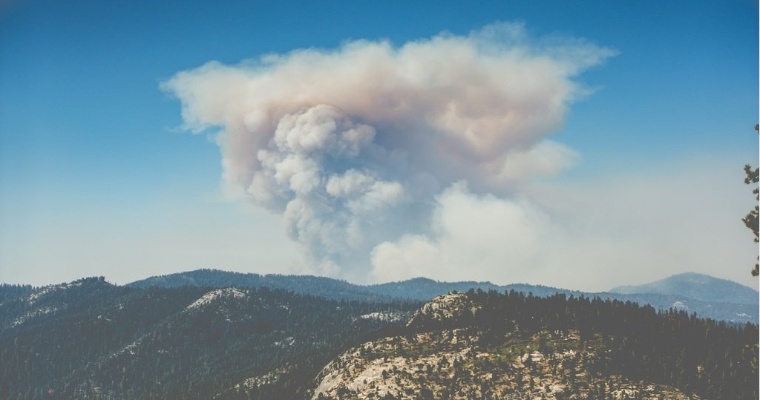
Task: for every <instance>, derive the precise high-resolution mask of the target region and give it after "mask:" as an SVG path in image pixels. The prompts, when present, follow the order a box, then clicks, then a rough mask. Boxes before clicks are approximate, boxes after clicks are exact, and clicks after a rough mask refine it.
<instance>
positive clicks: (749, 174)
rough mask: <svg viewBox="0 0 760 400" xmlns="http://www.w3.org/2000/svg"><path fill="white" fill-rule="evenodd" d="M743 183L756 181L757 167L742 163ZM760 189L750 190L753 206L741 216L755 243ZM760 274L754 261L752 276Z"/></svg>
mask: <svg viewBox="0 0 760 400" xmlns="http://www.w3.org/2000/svg"><path fill="white" fill-rule="evenodd" d="M759 129H760V125H755V131H756V132H758V133H759V134H760V130H759ZM744 173H745V175H746V176H745V177H744V183H746V184H747V185H751V184H755V183H758V175H760V170H758V168H755V169H752V166H751V165H749V164H746V165H744ZM759 192H760V191H759V190H758V187H757V186H755V188H754V189H753V190H752V193H754V194H755V208H754V209H752V210H750V212H748V213H747V215H746V216H744V218H742V222H744V225H745V226H746V227H747V228H748V229H750V230H751V231H752V233H754V234H755V243H757V242H758V238H757V231H758V220H757V217H758V206H757V201H758V200H759V199H760V198H759V197H758V193H759ZM758 274H760V271H758V262H757V261H756V262H755V268H753V269H752V276H757V275H758Z"/></svg>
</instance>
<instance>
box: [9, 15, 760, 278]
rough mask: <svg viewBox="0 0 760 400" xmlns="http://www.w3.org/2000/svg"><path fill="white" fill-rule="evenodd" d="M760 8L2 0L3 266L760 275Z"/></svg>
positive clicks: (351, 274) (128, 273) (37, 270)
mask: <svg viewBox="0 0 760 400" xmlns="http://www.w3.org/2000/svg"><path fill="white" fill-rule="evenodd" d="M476 4H477V5H476ZM685 5H688V7H684V6H685ZM757 16H758V4H757V2H756V1H752V0H746V1H745V0H729V1H693V2H688V4H687V3H677V2H661V1H618V2H610V1H585V2H576V3H570V2H567V1H519V2H518V1H493V2H477V3H474V2H459V1H414V2H400V1H398V2H397V1H383V2H357V1H321V2H296V1H288V2H271V1H225V2H218V1H188V2H168V1H166V2H159V1H134V0H133V1H107V2H106V1H94V0H92V1H67V2H61V1H52V0H51V1H23V0H16V1H10V2H3V3H2V5H0V281H2V282H9V283H30V284H34V285H43V284H49V283H58V282H63V281H70V280H74V279H77V278H81V277H84V276H93V275H104V276H105V277H106V279H108V280H109V281H111V282H114V283H127V282H130V281H134V280H137V279H141V278H144V277H148V276H152V275H158V274H167V273H172V272H179V271H185V270H192V269H197V268H219V269H225V270H233V271H241V272H257V273H286V274H291V273H308V274H317V275H327V276H333V277H339V278H343V279H347V280H349V281H352V282H357V283H373V282H385V281H392V280H401V279H407V278H411V277H415V276H427V277H430V278H434V279H438V280H470V279H472V280H489V281H492V282H495V283H499V284H506V283H518V282H524V283H532V284H544V285H549V286H558V287H564V288H571V289H581V290H605V289H609V288H611V287H613V286H617V285H622V284H638V283H644V282H647V281H652V280H655V279H660V278H663V277H666V276H669V275H672V274H676V273H681V272H687V271H693V272H700V273H707V274H710V275H713V276H717V277H721V278H726V279H732V280H735V281H737V282H740V283H742V284H745V285H748V286H752V287H755V288H757V279H756V278H752V277H751V276H750V275H749V271H750V269H751V267H752V265H753V263H754V258H755V256H756V254H757V246H756V244H754V243H753V242H752V235H751V233H750V231H749V230H747V229H746V228H745V227H744V226H743V224H742V223H741V218H742V217H743V216H744V214H745V213H746V212H747V211H748V210H749V209H750V208H751V207H752V205H753V201H754V199H753V197H752V193H751V188H750V187H748V186H746V185H744V184H743V178H744V174H743V171H742V167H743V165H744V164H745V163H752V164H753V165H756V164H757V158H758V147H757V135H756V134H755V132H754V130H753V127H754V125H755V123H757V121H758V18H757Z"/></svg>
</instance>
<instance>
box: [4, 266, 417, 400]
mask: <svg viewBox="0 0 760 400" xmlns="http://www.w3.org/2000/svg"><path fill="white" fill-rule="evenodd" d="M418 305H419V304H417V303H408V302H402V301H397V302H392V303H379V302H356V301H352V302H348V301H344V302H340V301H331V300H327V299H323V298H317V297H313V296H302V295H297V294H293V293H291V292H286V291H283V290H270V289H268V288H260V289H256V288H227V289H213V288H200V287H188V286H186V287H177V288H168V289H167V288H146V289H139V288H130V287H119V286H114V285H111V284H109V283H107V282H105V281H104V280H103V279H102V278H88V279H83V280H79V281H76V282H72V283H69V284H62V285H55V286H50V287H46V288H43V289H38V290H36V291H34V292H32V293H31V294H30V295H28V296H25V297H17V298H13V299H11V300H7V301H4V302H3V303H0V360H1V361H2V362H0V398H3V399H42V398H45V399H47V398H61V399H68V398H71V399H73V398H76V399H85V398H100V399H105V398H108V399H145V398H165V399H183V398H184V399H199V398H202V399H210V398H212V397H213V396H214V395H216V394H217V393H220V392H224V391H225V390H229V389H230V388H231V387H233V386H234V385H235V384H238V383H240V382H242V381H244V380H246V379H249V378H254V380H255V377H262V376H263V377H267V378H266V379H264V378H261V379H263V381H264V382H267V383H266V384H261V385H257V393H259V395H260V396H261V397H260V398H270V399H271V398H294V399H295V398H298V397H299V396H300V394H299V393H300V391H302V390H303V388H304V385H303V382H305V381H307V380H309V379H311V378H313V377H314V376H315V374H316V372H317V371H318V370H319V369H320V368H321V367H322V366H323V365H324V364H325V363H326V362H328V361H329V360H330V358H332V357H334V356H335V355H336V354H337V353H338V352H340V351H342V350H343V349H345V348H346V347H348V346H351V345H355V344H357V343H360V342H361V341H364V340H367V339H368V338H370V337H372V335H373V334H374V333H376V332H378V331H379V330H382V329H384V328H386V327H389V326H396V325H400V324H403V323H404V321H405V319H406V318H408V315H410V313H411V311H412V310H414V309H415V308H416V307H417V306H418ZM273 393H274V394H273ZM275 394H276V395H277V396H284V397H273V396H275Z"/></svg>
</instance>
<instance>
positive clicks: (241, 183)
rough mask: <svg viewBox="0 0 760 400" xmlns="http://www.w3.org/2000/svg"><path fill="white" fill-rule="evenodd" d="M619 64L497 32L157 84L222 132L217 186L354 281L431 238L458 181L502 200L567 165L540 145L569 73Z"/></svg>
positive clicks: (261, 64) (325, 269) (520, 33)
mask: <svg viewBox="0 0 760 400" xmlns="http://www.w3.org/2000/svg"><path fill="white" fill-rule="evenodd" d="M612 54H613V52H612V51H610V50H607V49H603V48H599V47H596V46H594V45H591V44H588V43H585V42H581V41H575V40H564V41H556V40H555V41H536V40H532V39H530V38H528V37H526V35H525V33H524V29H523V28H522V26H521V25H516V24H498V25H492V26H488V27H486V28H484V29H482V30H479V31H476V32H473V33H471V34H470V35H468V36H456V35H452V34H441V35H438V36H435V37H433V38H430V39H426V40H419V41H415V42H409V43H406V44H404V45H402V46H400V47H394V46H393V45H392V44H390V43H388V42H387V41H377V42H373V41H353V42H349V43H346V44H344V45H343V46H342V47H341V48H339V49H337V50H315V49H305V50H296V51H292V52H290V53H287V54H283V55H268V56H264V57H262V58H260V59H258V60H254V61H249V62H245V63H243V64H241V65H238V66H226V65H222V64H219V63H217V62H210V63H208V64H206V65H204V66H202V67H200V68H197V69H194V70H190V71H184V72H180V73H178V74H177V75H176V76H174V77H173V78H172V79H170V80H169V81H167V82H165V83H164V84H163V88H164V90H166V91H168V92H170V93H172V94H173V95H175V96H176V97H178V98H179V99H180V100H181V102H182V106H183V117H184V120H185V123H186V127H187V128H188V129H191V130H193V131H195V132H201V131H203V130H205V129H207V128H212V127H218V128H221V130H220V132H219V135H218V136H217V142H218V144H219V146H220V148H221V153H222V159H223V161H222V162H223V167H224V179H225V180H226V181H227V182H229V183H232V184H233V185H235V186H237V187H240V188H242V189H243V191H244V192H245V193H246V195H247V197H248V198H249V199H250V201H252V202H254V203H255V204H257V205H260V206H262V207H266V208H267V209H269V210H273V211H276V212H279V213H282V215H283V217H284V220H285V224H286V231H287V233H288V235H289V236H290V237H291V238H292V239H293V240H296V241H297V242H299V243H301V244H302V245H303V247H304V249H305V255H306V261H305V263H306V265H307V266H308V267H309V268H311V270H312V272H316V273H321V274H328V275H339V276H343V277H353V278H357V277H360V276H361V274H362V271H361V269H362V267H366V266H367V265H369V254H370V251H371V250H372V249H373V248H375V246H376V245H377V244H379V243H381V242H383V241H387V240H395V239H397V238H399V237H401V236H402V235H404V234H409V233H424V232H427V228H426V226H427V225H428V224H429V222H430V221H429V218H430V217H431V211H432V209H433V208H434V204H435V201H436V198H437V197H436V196H438V195H439V194H440V193H442V192H443V191H444V190H446V189H447V188H448V187H450V186H451V185H452V184H455V183H456V182H459V181H465V182H467V187H468V190H470V191H472V192H473V193H476V194H477V193H481V194H484V193H492V194H494V195H497V196H505V195H508V194H510V193H511V192H513V191H514V190H515V189H516V188H518V187H519V184H520V183H521V182H524V181H527V180H531V179H533V178H535V177H536V176H545V175H552V174H555V173H557V172H559V171H561V170H562V169H563V168H564V167H565V166H566V165H567V164H569V163H570V162H571V161H572V158H573V156H574V153H573V152H572V151H571V150H570V149H568V148H566V147H564V146H562V145H560V144H558V143H556V142H552V141H548V140H546V139H545V138H546V136H547V135H549V134H550V133H552V132H553V131H556V130H557V129H558V128H559V127H560V125H561V123H562V121H563V118H564V115H565V113H566V110H567V107H568V105H569V103H570V102H571V101H572V100H574V99H575V98H577V97H578V96H579V95H582V94H583V89H582V87H580V86H579V85H578V84H576V83H575V82H573V81H572V78H574V77H575V76H576V75H577V74H578V73H580V72H581V71H583V70H584V69H586V68H588V67H590V66H593V65H596V64H598V63H600V62H601V61H603V60H604V59H605V58H606V57H609V56H611V55H612Z"/></svg>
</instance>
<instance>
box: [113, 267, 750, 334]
mask: <svg viewBox="0 0 760 400" xmlns="http://www.w3.org/2000/svg"><path fill="white" fill-rule="evenodd" d="M689 274H691V275H689ZM694 275H698V276H699V277H700V282H705V281H707V282H717V284H715V285H713V286H714V287H715V288H716V289H715V290H717V291H718V292H717V294H715V295H713V296H711V297H706V296H705V295H704V294H703V293H700V291H704V285H703V286H701V287H700V288H699V289H689V288H684V285H683V284H682V285H680V286H675V287H676V288H680V291H676V290H671V291H669V292H656V291H649V292H642V293H637V292H635V291H628V292H626V293H619V292H614V289H613V290H611V291H609V292H582V291H577V290H569V289H561V288H554V287H549V286H542V285H529V284H524V283H516V284H508V285H497V284H494V283H491V282H487V281H486V282H476V281H460V282H441V281H436V280H433V279H430V278H425V277H417V278H412V279H409V280H405V281H397V282H387V283H380V284H372V285H358V284H354V283H350V282H347V281H344V280H339V279H333V278H326V277H318V276H310V275H279V274H268V275H260V274H255V273H240V272H227V271H222V270H211V269H199V270H194V271H188V272H180V273H174V274H169V275H161V276H155V277H150V278H146V279H142V280H139V281H135V282H132V283H128V284H127V285H125V286H128V287H143V288H144V287H151V286H156V287H181V286H200V287H214V288H223V287H228V286H238V287H256V288H260V287H270V288H276V289H283V290H288V291H292V292H294V293H299V294H307V295H314V296H319V297H324V298H328V299H333V300H361V301H380V302H383V301H392V300H394V299H395V300H399V299H402V300H415V301H428V300H431V299H432V298H434V297H435V296H439V295H443V294H446V293H449V292H451V291H460V292H466V291H468V290H470V289H480V290H484V291H489V290H495V291H498V292H508V291H511V290H514V291H518V292H523V293H531V294H533V295H535V296H542V297H547V296H551V295H553V294H556V293H561V294H565V295H568V296H575V297H581V296H583V297H599V298H602V299H614V300H621V301H632V302H636V303H639V304H642V305H651V306H652V307H654V308H655V309H658V310H668V309H671V308H675V309H679V310H683V311H687V312H689V313H693V312H696V313H697V315H699V316H701V317H705V318H712V319H716V320H724V321H729V322H735V323H746V322H751V323H754V324H757V323H758V296H757V292H755V291H754V289H752V288H749V287H746V286H743V285H741V284H739V283H736V282H733V281H728V280H725V279H719V278H714V277H711V276H709V275H703V274H694V273H687V274H679V275H673V276H672V277H668V278H665V279H663V280H661V281H667V280H668V279H671V278H672V279H671V281H673V280H674V279H675V280H677V278H678V277H679V276H687V277H689V276H694ZM658 282H660V281H658ZM631 288H635V287H634V286H631ZM737 288H739V289H742V288H743V289H742V290H743V291H750V292H751V293H754V296H753V295H752V294H751V293H750V295H747V294H744V295H742V297H741V298H740V301H738V302H733V301H726V300H725V299H729V300H731V299H732V298H734V297H736V296H735V295H734V292H736V291H737ZM616 289H619V288H616ZM685 293H686V294H688V293H695V294H697V295H698V296H696V297H697V298H694V297H692V296H687V295H686V294H685ZM707 299H710V300H707ZM753 299H754V301H753Z"/></svg>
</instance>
